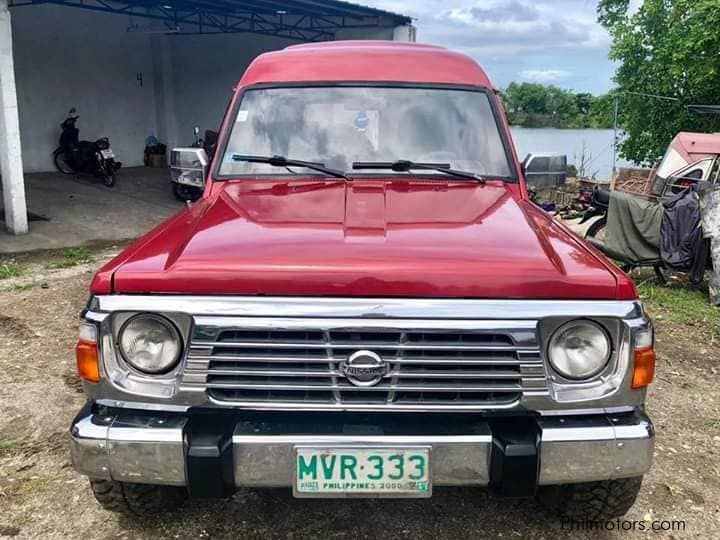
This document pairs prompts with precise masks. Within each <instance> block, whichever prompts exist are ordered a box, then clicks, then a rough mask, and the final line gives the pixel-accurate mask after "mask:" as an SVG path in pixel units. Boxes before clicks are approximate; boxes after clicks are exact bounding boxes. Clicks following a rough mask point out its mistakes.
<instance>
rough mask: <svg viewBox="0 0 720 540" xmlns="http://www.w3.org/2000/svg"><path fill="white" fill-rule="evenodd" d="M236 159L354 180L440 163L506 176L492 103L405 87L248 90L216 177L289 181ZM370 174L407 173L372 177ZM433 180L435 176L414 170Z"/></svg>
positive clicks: (481, 96)
mask: <svg viewBox="0 0 720 540" xmlns="http://www.w3.org/2000/svg"><path fill="white" fill-rule="evenodd" d="M234 155H245V156H247V155H251V156H273V155H279V156H284V157H286V158H288V159H297V160H304V161H312V162H315V163H322V164H323V165H324V166H325V167H330V168H333V169H338V170H340V171H346V172H348V174H352V175H353V176H360V175H366V174H368V171H352V164H353V162H358V161H362V162H393V161H397V160H409V161H415V162H422V163H441V164H445V165H446V166H449V167H451V168H453V169H459V170H463V171H469V172H473V173H476V174H478V175H483V176H490V177H497V178H509V177H511V176H512V173H511V168H510V166H509V163H508V159H507V154H506V153H505V148H504V146H503V143H502V139H501V138H500V131H499V129H498V126H497V123H496V121H495V117H494V115H493V112H492V109H491V107H490V100H489V98H488V96H487V94H486V93H484V92H481V91H472V90H461V89H443V88H407V87H348V86H346V87H311V88H265V89H250V90H247V91H246V92H245V93H244V94H243V96H242V101H241V103H240V106H239V108H238V110H237V113H236V115H235V122H234V125H233V127H232V131H231V134H230V138H229V142H228V145H227V148H226V150H225V154H224V156H223V160H222V163H221V165H220V170H219V173H220V176H237V175H257V174H260V175H262V174H270V175H278V174H291V173H297V172H303V173H305V172H307V169H304V168H302V167H290V168H289V170H283V169H282V168H280V169H279V168H278V167H273V166H272V165H270V164H268V163H249V162H244V161H237V160H233V156H234ZM370 172H371V173H372V172H374V174H378V173H381V174H383V175H386V174H405V173H393V172H392V171H391V170H389V169H388V171H387V173H386V172H385V171H370ZM413 173H414V174H423V175H428V174H429V175H435V174H440V173H437V172H434V171H426V170H423V171H413Z"/></svg>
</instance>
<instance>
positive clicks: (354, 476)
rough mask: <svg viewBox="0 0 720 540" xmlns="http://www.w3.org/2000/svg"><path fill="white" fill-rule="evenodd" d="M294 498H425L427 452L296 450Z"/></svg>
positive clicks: (427, 488) (427, 490)
mask: <svg viewBox="0 0 720 540" xmlns="http://www.w3.org/2000/svg"><path fill="white" fill-rule="evenodd" d="M293 492H294V495H295V496H296V497H351V496H358V497H362V496H365V497H429V496H430V495H431V492H432V490H431V485H430V449H429V448H424V447H400V448H311V447H297V448H296V459H295V485H294V489H293Z"/></svg>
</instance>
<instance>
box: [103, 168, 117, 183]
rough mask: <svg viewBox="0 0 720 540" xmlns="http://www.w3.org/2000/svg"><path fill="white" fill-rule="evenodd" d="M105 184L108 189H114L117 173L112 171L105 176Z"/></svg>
mask: <svg viewBox="0 0 720 540" xmlns="http://www.w3.org/2000/svg"><path fill="white" fill-rule="evenodd" d="M103 184H105V186H107V187H113V186H114V185H115V171H110V172H107V173H105V174H104V175H103Z"/></svg>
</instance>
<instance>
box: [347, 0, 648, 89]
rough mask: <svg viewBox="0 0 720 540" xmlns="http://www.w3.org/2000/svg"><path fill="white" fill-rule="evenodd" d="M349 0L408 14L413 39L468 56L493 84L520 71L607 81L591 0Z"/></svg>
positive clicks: (568, 80) (603, 34)
mask: <svg viewBox="0 0 720 540" xmlns="http://www.w3.org/2000/svg"><path fill="white" fill-rule="evenodd" d="M351 1H357V2H358V3H360V4H370V5H372V6H374V7H379V8H382V9H389V10H391V11H395V12H397V13H403V14H405V15H409V16H410V17H412V18H413V24H414V25H415V26H416V27H417V30H418V33H417V36H418V41H419V42H420V43H432V44H435V45H443V46H445V47H448V48H449V49H452V50H455V51H459V52H462V53H465V54H467V55H469V56H471V57H473V58H474V59H475V60H477V61H478V62H479V63H480V65H482V66H483V67H484V68H485V69H486V70H487V72H488V74H489V75H490V77H491V80H492V81H493V82H494V83H495V84H496V85H499V86H501V87H502V86H505V85H507V84H509V83H510V82H511V81H513V80H518V76H519V75H518V74H519V73H521V72H524V71H527V72H529V74H530V77H533V76H535V77H536V78H535V79H534V80H538V82H543V81H544V82H553V81H559V82H558V84H559V85H562V86H563V87H567V88H573V89H575V90H583V91H591V92H595V93H601V92H606V91H607V90H608V89H609V88H610V87H611V86H612V82H611V77H612V72H613V70H614V66H613V64H612V63H611V62H610V61H609V60H608V58H607V54H608V50H609V48H610V42H611V40H610V36H609V35H608V33H607V31H606V30H605V29H604V28H603V27H602V26H601V25H600V24H599V23H598V22H597V11H596V10H597V3H598V0H442V1H441V2H438V0H412V1H408V0H351ZM639 1H640V0H631V2H633V4H637V3H638V2H639ZM537 66H552V67H553V69H547V70H546V69H537ZM534 72H538V73H534ZM555 72H557V73H555ZM560 72H564V73H560ZM538 77H540V78H538ZM543 77H544V78H543ZM528 80H529V79H528Z"/></svg>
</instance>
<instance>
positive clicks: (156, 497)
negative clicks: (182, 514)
mask: <svg viewBox="0 0 720 540" xmlns="http://www.w3.org/2000/svg"><path fill="white" fill-rule="evenodd" d="M90 487H91V488H92V491H93V495H95V499H96V500H97V502H99V503H100V506H102V507H103V508H104V509H105V510H110V511H112V512H118V513H121V514H129V515H135V516H157V515H158V514H162V513H165V512H170V511H172V510H175V509H177V508H179V507H180V506H182V504H183V503H184V502H185V499H187V491H186V490H185V489H184V488H181V487H175V486H156V485H151V484H129V483H127V482H116V481H114V480H100V479H94V478H91V479H90Z"/></svg>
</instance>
